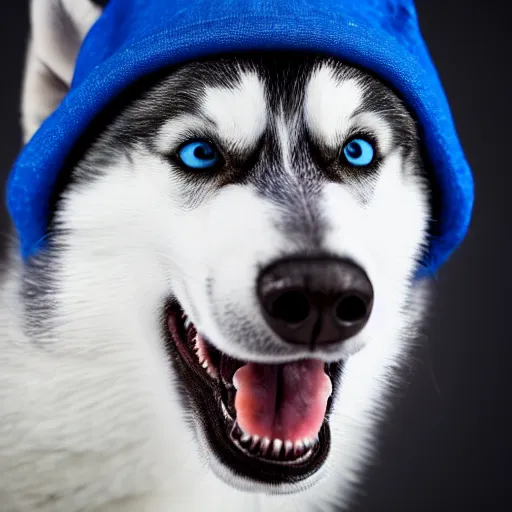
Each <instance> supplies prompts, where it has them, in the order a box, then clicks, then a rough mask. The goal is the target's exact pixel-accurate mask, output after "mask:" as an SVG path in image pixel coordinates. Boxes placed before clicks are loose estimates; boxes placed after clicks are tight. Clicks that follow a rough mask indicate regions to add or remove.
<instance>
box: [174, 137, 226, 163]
mask: <svg viewBox="0 0 512 512" xmlns="http://www.w3.org/2000/svg"><path fill="white" fill-rule="evenodd" d="M178 156H179V158H180V160H181V161H182V163H183V164H184V165H185V166H186V167H189V168H190V169H198V170H202V169H211V168H212V167H215V166H216V165H217V164H218V163H219V162H220V159H221V158H220V155H219V152H218V151H217V149H216V148H215V146H214V145H213V144H211V143H210V142H207V141H204V140H198V141H194V142H188V143H187V144H185V145H183V146H182V147H181V149H180V150H179V152H178Z"/></svg>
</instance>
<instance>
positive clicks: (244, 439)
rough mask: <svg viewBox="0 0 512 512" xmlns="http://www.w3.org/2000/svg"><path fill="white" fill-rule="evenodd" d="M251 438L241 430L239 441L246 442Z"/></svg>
mask: <svg viewBox="0 0 512 512" xmlns="http://www.w3.org/2000/svg"><path fill="white" fill-rule="evenodd" d="M250 440H251V436H250V435H249V434H246V433H245V432H244V431H242V436H241V437H240V442H241V443H248V442H249V441H250Z"/></svg>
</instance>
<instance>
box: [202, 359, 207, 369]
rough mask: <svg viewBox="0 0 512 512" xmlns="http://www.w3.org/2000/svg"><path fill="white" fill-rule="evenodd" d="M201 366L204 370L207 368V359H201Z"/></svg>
mask: <svg viewBox="0 0 512 512" xmlns="http://www.w3.org/2000/svg"><path fill="white" fill-rule="evenodd" d="M201 366H202V367H203V368H204V369H205V370H208V361H206V360H205V361H203V362H202V363H201Z"/></svg>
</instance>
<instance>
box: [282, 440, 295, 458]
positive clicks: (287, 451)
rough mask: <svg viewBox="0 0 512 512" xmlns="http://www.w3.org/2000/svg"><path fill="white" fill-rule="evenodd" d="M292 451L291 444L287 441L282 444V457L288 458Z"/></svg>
mask: <svg viewBox="0 0 512 512" xmlns="http://www.w3.org/2000/svg"><path fill="white" fill-rule="evenodd" d="M292 450H293V443H292V442H291V441H289V440H286V441H285V442H284V455H285V457H288V455H290V452H291V451H292Z"/></svg>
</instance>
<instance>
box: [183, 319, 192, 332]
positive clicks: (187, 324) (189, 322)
mask: <svg viewBox="0 0 512 512" xmlns="http://www.w3.org/2000/svg"><path fill="white" fill-rule="evenodd" d="M184 325H185V330H187V331H188V328H189V327H190V326H191V325H192V322H191V321H190V320H189V319H188V318H186V319H185V324H184Z"/></svg>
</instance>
